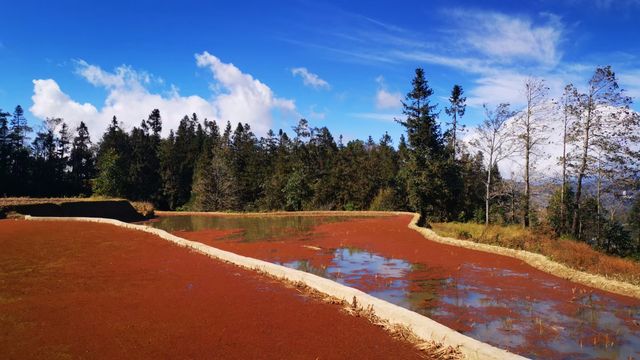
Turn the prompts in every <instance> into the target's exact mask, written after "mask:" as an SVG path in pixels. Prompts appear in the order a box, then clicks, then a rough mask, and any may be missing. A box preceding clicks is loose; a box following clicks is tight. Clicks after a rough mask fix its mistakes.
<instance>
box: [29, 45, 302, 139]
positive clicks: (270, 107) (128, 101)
mask: <svg viewBox="0 0 640 360" xmlns="http://www.w3.org/2000/svg"><path fill="white" fill-rule="evenodd" d="M196 63H197V65H198V66H199V67H202V68H207V69H209V70H210V71H211V73H212V75H213V82H214V84H215V85H216V86H217V87H218V88H219V89H220V93H218V94H216V95H214V96H213V97H212V98H210V99H205V98H203V97H201V96H198V95H190V96H183V95H181V94H180V93H179V91H178V89H177V88H176V87H175V86H171V91H169V92H167V93H163V94H160V93H153V92H151V91H149V89H148V85H149V84H150V83H153V82H156V83H162V80H161V79H159V78H157V77H154V76H153V75H150V74H148V73H146V72H141V71H136V70H135V69H133V68H131V67H130V66H125V65H123V66H120V67H117V68H116V69H115V70H114V71H113V72H109V71H105V70H103V69H102V68H100V67H99V66H96V65H92V64H88V63H87V62H85V61H83V60H78V61H76V73H78V74H79V75H80V76H81V77H83V78H84V79H85V80H86V81H87V82H89V83H90V84H92V85H94V86H97V87H102V88H104V89H106V90H107V96H106V99H105V101H104V104H102V107H101V108H99V109H98V108H97V107H96V106H95V105H93V104H90V103H84V104H81V103H79V102H77V101H75V100H73V99H72V98H71V97H70V96H69V95H67V94H65V93H64V92H63V91H62V90H61V89H60V86H59V85H58V83H57V82H56V81H55V80H53V79H37V80H34V81H33V84H34V94H33V96H32V100H33V106H32V107H31V108H30V110H31V112H32V113H33V114H34V115H35V116H37V117H39V118H42V119H44V118H46V117H61V118H64V119H65V121H66V122H67V123H68V124H69V125H71V126H77V125H78V124H79V123H80V121H84V122H85V123H86V124H87V126H88V127H89V130H90V131H91V133H92V134H100V133H102V132H103V131H104V129H105V128H106V127H107V125H108V123H109V121H110V120H111V118H112V117H113V116H114V115H115V116H117V117H118V120H119V121H121V122H123V123H124V124H125V127H126V128H131V127H133V126H137V125H138V124H139V123H140V121H141V120H142V119H145V118H146V117H147V116H148V114H149V113H150V112H151V110H153V109H156V108H157V109H159V110H160V113H161V114H162V118H163V133H164V134H165V135H166V134H167V133H168V132H169V129H176V128H177V126H178V123H179V121H180V119H181V118H182V117H183V116H184V115H188V114H192V113H194V112H195V113H196V114H198V116H199V117H200V118H201V119H202V118H209V119H210V120H211V119H215V120H217V121H222V122H226V121H227V120H229V121H231V122H233V123H237V122H243V123H244V122H246V123H249V124H250V125H251V127H252V128H253V129H254V131H256V132H257V133H258V134H263V133H265V132H266V131H267V130H268V129H269V128H270V127H271V123H272V119H273V114H272V113H273V111H274V110H282V111H285V112H295V104H294V102H293V101H292V100H288V99H281V98H278V97H276V96H275V95H274V94H273V91H272V90H271V89H270V88H269V87H268V86H267V85H265V84H263V83H262V82H260V81H258V80H256V79H254V78H253V77H252V76H251V75H249V74H245V73H243V72H241V71H240V69H238V68H237V67H235V66H234V65H233V64H227V63H223V62H222V61H220V60H219V59H218V58H217V57H215V56H213V55H211V54H209V53H208V52H204V53H202V54H196Z"/></svg>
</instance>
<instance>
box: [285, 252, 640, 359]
mask: <svg viewBox="0 0 640 360" xmlns="http://www.w3.org/2000/svg"><path fill="white" fill-rule="evenodd" d="M318 251H323V252H325V253H326V252H329V251H330V252H332V253H333V257H332V260H331V265H330V266H321V265H320V266H314V265H312V262H313V260H312V259H300V260H295V261H290V262H285V263H282V265H285V266H287V267H291V268H294V269H298V270H302V271H306V272H310V273H313V274H316V275H319V276H323V277H326V278H329V279H332V280H334V281H337V282H339V283H341V284H344V285H347V286H351V287H355V288H357V289H360V290H362V291H365V292H367V293H368V294H370V295H373V296H375V297H378V298H380V299H384V300H386V301H389V302H391V303H394V304H397V305H399V306H403V307H405V308H408V309H410V310H412V311H416V312H418V313H421V314H423V315H426V316H429V317H431V318H433V319H435V320H437V321H440V322H442V323H444V324H446V325H448V326H450V327H452V328H455V329H456V330H458V331H460V332H462V333H465V334H467V335H469V336H471V337H473V338H476V339H479V340H481V341H484V342H488V343H491V344H494V345H496V346H500V347H503V348H508V349H510V350H512V351H515V352H517V353H519V354H522V355H524V356H527V357H532V358H604V359H618V358H628V357H632V358H633V357H637V356H638V355H640V354H638V353H637V351H638V349H640V334H639V333H638V329H637V328H634V324H633V323H632V321H633V320H631V322H629V319H630V317H631V319H633V318H635V319H636V320H637V319H639V318H640V317H639V316H640V308H638V307H633V308H625V307H622V308H621V307H620V306H619V304H616V303H615V302H614V301H613V300H611V299H604V298H603V297H601V296H598V295H596V294H591V293H583V294H577V295H576V296H575V299H573V301H572V302H571V303H570V304H569V305H567V304H566V302H564V301H554V300H533V297H528V298H525V299H521V298H510V297H508V296H507V297H503V296H500V295H499V293H500V292H502V291H503V289H501V288H496V287H495V286H491V287H490V286H489V285H485V284H484V283H483V282H481V281H476V280H477V279H478V278H480V277H475V276H473V274H476V273H480V272H492V273H493V274H494V276H497V277H515V278H520V279H522V281H531V280H530V279H529V277H528V274H526V273H519V272H514V271H512V270H500V269H495V268H483V267H481V266H478V265H476V264H468V265H464V266H463V267H464V268H463V269H461V271H460V274H462V276H456V277H446V278H442V277H438V276H435V277H434V276H432V274H441V273H442V271H439V270H440V269H434V268H429V267H428V266H427V265H426V264H412V263H409V262H407V261H405V260H402V259H393V258H391V259H390V258H386V257H384V256H381V255H380V254H374V253H370V252H367V251H363V250H360V249H355V248H349V247H345V248H338V249H325V250H318ZM546 286H550V287H553V286H556V284H554V283H551V282H548V281H547V284H546ZM612 309H613V310H612Z"/></svg>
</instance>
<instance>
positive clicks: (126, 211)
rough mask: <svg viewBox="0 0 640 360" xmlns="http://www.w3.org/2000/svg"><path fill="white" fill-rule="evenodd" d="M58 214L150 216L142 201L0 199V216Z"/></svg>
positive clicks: (120, 217)
mask: <svg viewBox="0 0 640 360" xmlns="http://www.w3.org/2000/svg"><path fill="white" fill-rule="evenodd" d="M12 213H16V214H20V215H31V216H61V217H73V216H81V217H99V218H110V219H117V220H121V221H127V222H131V221H142V220H145V219H148V218H149V217H150V216H153V210H152V209H151V210H149V208H148V207H146V206H145V204H136V203H131V202H129V201H127V200H121V199H113V200H111V199H105V200H102V199H91V198H89V199H57V198H51V199H34V198H3V199H0V219H2V218H5V217H7V215H8V214H12Z"/></svg>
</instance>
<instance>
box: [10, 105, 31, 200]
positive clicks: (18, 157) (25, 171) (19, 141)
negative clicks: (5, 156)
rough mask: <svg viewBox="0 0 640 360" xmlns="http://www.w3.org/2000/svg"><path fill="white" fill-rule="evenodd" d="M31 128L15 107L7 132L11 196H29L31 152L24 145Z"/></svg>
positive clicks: (20, 111)
mask: <svg viewBox="0 0 640 360" xmlns="http://www.w3.org/2000/svg"><path fill="white" fill-rule="evenodd" d="M31 130H32V129H31V128H30V127H29V126H28V124H27V119H26V118H25V117H24V110H22V107H21V106H20V105H18V106H16V108H15V110H14V112H13V116H12V117H11V129H10V132H9V146H10V150H9V152H10V154H11V161H10V165H9V181H8V183H9V186H8V188H9V189H10V191H11V192H12V195H18V196H26V195H29V180H30V179H32V177H31V174H30V171H31V157H30V156H31V152H30V149H29V147H28V146H27V145H26V144H27V140H29V138H28V134H29V132H31Z"/></svg>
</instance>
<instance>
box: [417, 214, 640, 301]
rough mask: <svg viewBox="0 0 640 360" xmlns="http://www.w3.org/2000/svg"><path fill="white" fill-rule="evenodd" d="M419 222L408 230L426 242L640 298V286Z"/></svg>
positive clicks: (539, 255)
mask: <svg viewBox="0 0 640 360" xmlns="http://www.w3.org/2000/svg"><path fill="white" fill-rule="evenodd" d="M419 219H420V215H418V214H415V215H414V217H413V219H412V221H411V223H410V224H409V228H410V229H413V230H415V231H417V232H419V233H420V234H422V235H423V236H424V237H425V238H426V239H428V240H431V241H435V242H439V243H442V244H447V245H453V246H459V247H463V248H467V249H472V250H477V251H484V252H488V253H492V254H498V255H504V256H509V257H512V258H516V259H518V260H522V261H524V262H525V263H527V264H528V265H530V266H532V267H534V268H536V269H538V270H541V271H544V272H546V273H549V274H551V275H555V276H558V277H561V278H563V279H567V280H569V281H573V282H576V283H579V284H581V285H586V286H590V287H593V288H596V289H600V290H604V291H608V292H612V293H615V294H619V295H625V296H629V297H633V298H636V299H640V287H638V286H636V285H633V284H629V283H626V282H622V281H618V280H615V279H609V278H607V277H604V276H602V275H595V274H590V273H586V272H584V271H579V270H576V269H572V268H570V267H568V266H566V265H563V264H560V263H558V262H555V261H553V260H550V259H549V258H547V257H546V256H544V255H541V254H536V253H532V252H529V251H524V250H515V249H509V248H505V247H501V246H495V245H489V244H482V243H476V242H473V241H469V240H460V239H455V238H449V237H443V236H440V235H438V234H436V232H435V231H433V230H431V229H426V228H423V227H420V226H418V225H417V222H418V220H419Z"/></svg>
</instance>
